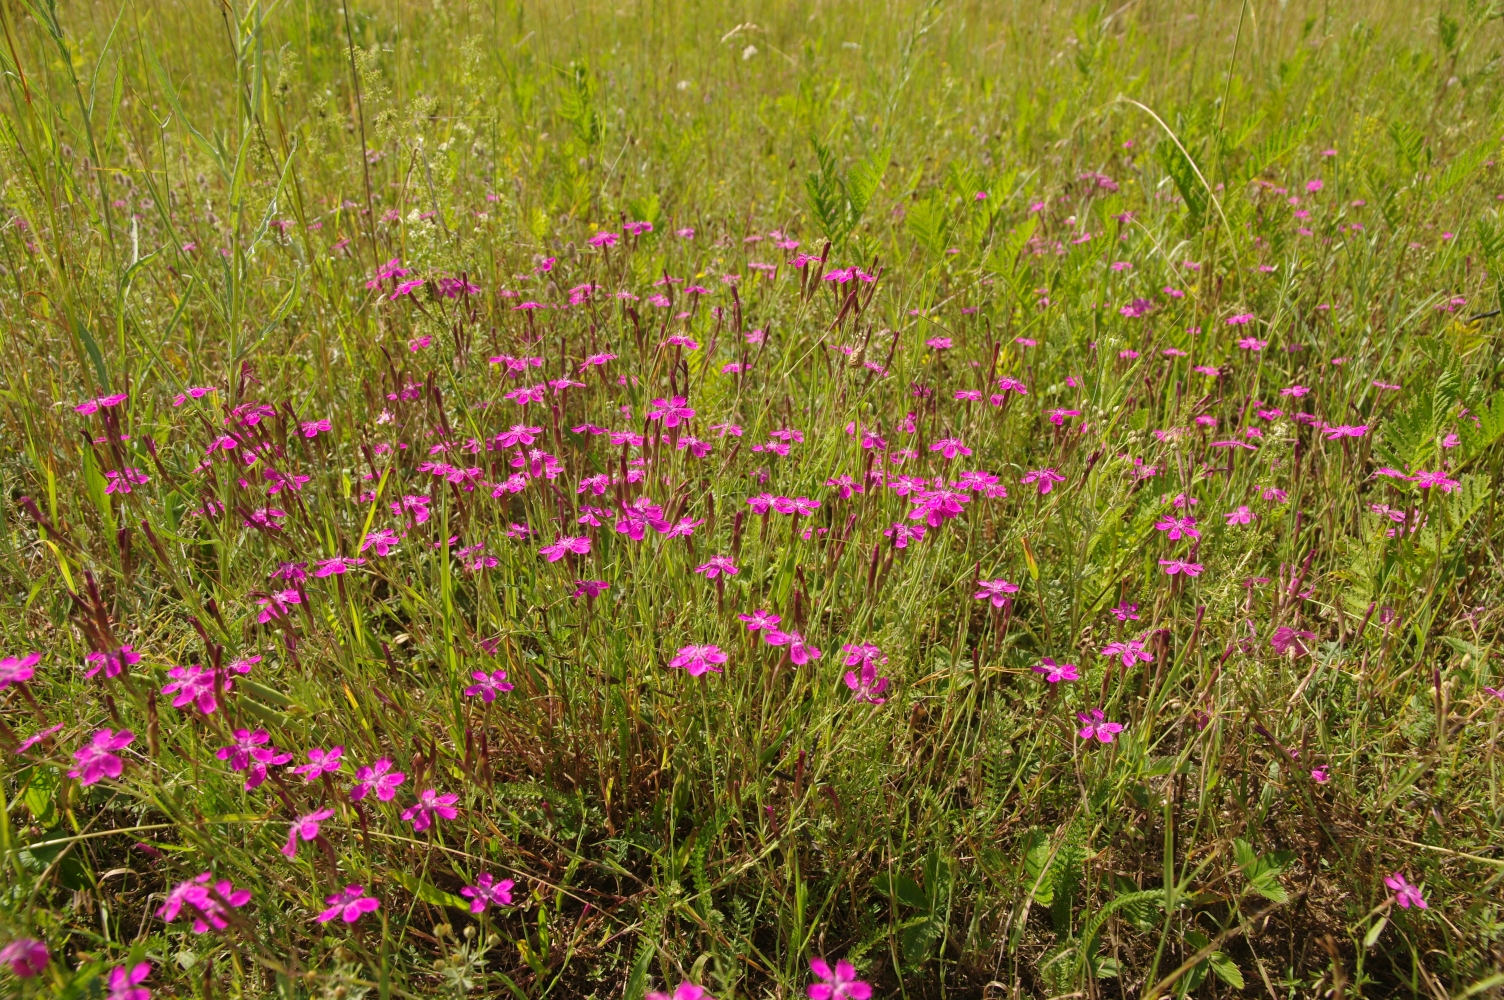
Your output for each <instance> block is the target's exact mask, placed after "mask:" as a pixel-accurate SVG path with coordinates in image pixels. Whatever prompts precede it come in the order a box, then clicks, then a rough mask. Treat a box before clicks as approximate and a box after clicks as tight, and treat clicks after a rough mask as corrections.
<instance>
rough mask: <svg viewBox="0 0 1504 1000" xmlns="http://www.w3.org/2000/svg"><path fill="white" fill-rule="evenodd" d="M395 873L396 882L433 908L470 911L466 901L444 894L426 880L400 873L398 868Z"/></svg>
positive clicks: (403, 872) (451, 894) (450, 894)
mask: <svg viewBox="0 0 1504 1000" xmlns="http://www.w3.org/2000/svg"><path fill="white" fill-rule="evenodd" d="M395 871H396V875H397V881H398V882H401V883H402V887H403V888H404V889H406V890H407V891H408V892H410V893H412V894H413V895H414V896H417V897H418V898H419V899H421V900H423V902H425V903H432V904H433V905H434V906H449V907H453V908H454V909H457V910H468V909H470V903H469V901H468V900H465V899H462V898H461V897H459V896H456V895H455V894H454V893H452V892H445V891H444V890H443V889H440V888H439V887H438V886H436V885H434V884H433V883H432V882H430V881H428V880H427V879H423V878H419V877H418V876H416V875H413V874H410V873H408V872H405V871H402V870H401V869H400V868H399V869H396V870H395Z"/></svg>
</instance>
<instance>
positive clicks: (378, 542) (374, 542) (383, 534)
mask: <svg viewBox="0 0 1504 1000" xmlns="http://www.w3.org/2000/svg"><path fill="white" fill-rule="evenodd" d="M397 541H398V538H397V532H395V531H393V530H392V529H391V528H382V529H379V530H377V531H373V532H371V533H370V534H369V535H367V536H366V537H365V540H364V541H362V542H361V543H360V551H362V552H364V551H366V550H367V549H375V550H376V554H377V555H378V556H381V557H383V558H385V557H386V556H389V555H391V553H392V549H393V547H395V546H396V544H397Z"/></svg>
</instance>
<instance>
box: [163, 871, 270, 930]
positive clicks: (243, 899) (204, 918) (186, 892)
mask: <svg viewBox="0 0 1504 1000" xmlns="http://www.w3.org/2000/svg"><path fill="white" fill-rule="evenodd" d="M213 878H214V876H213V874H212V873H210V872H204V873H203V874H201V875H197V876H195V877H194V878H191V879H189V880H188V881H186V882H179V883H178V884H177V885H176V886H174V887H173V888H172V891H171V892H169V893H168V894H167V900H166V902H164V903H163V904H162V906H161V908H159V909H158V910H157V916H159V917H161V918H162V920H163V922H165V923H169V924H170V923H172V922H173V921H174V920H176V919H177V918H178V914H179V913H181V912H182V911H183V910H184V908H186V909H187V910H188V913H189V915H190V916H192V917H193V933H195V934H206V933H208V932H209V929H210V928H211V927H212V928H213V929H214V930H217V931H222V930H224V929H225V928H226V927H228V926H229V922H228V921H226V920H225V914H227V913H228V912H229V909H228V907H234V908H237V909H238V908H240V907H242V906H244V905H245V904H247V903H249V902H250V901H251V891H250V890H249V889H236V888H235V887H234V886H233V885H231V884H230V880H229V879H221V880H220V881H218V882H214V883H213V884H210V883H211V880H212V879H213Z"/></svg>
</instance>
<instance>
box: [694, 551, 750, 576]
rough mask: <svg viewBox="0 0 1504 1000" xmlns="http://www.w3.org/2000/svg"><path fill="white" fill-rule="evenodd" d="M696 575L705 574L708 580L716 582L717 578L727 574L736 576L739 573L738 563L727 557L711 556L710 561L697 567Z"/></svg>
mask: <svg viewBox="0 0 1504 1000" xmlns="http://www.w3.org/2000/svg"><path fill="white" fill-rule="evenodd" d="M695 572H696V573H704V574H705V578H706V579H707V580H714V579H715V578H716V577H717V576H719V575H720V574H722V573H725V574H726V575H727V576H735V575H736V574H737V573H738V572H739V571H738V570H737V568H736V563H734V562H732V561H731V560H730V559H729V558H728V557H726V556H711V557H710V559H709V560H708V561H706V562H704V563H701V564H700V565H699V566H696V567H695Z"/></svg>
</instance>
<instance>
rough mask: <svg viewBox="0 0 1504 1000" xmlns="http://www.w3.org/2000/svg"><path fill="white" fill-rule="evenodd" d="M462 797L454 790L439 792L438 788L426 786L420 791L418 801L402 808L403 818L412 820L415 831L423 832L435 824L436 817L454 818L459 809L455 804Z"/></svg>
mask: <svg viewBox="0 0 1504 1000" xmlns="http://www.w3.org/2000/svg"><path fill="white" fill-rule="evenodd" d="M459 800H460V797H459V796H458V795H456V794H455V793H454V792H446V793H444V794H442V795H440V794H439V791H438V789H436V788H425V789H423V791H421V792H419V793H418V801H417V802H415V803H413V804H412V805H411V806H409V807H408V808H406V809H404V810H402V818H403V819H406V820H411V821H412V824H413V832H414V833H422V832H423V831H424V830H427V829H428V828H429V827H430V826H432V825H433V820H434V817H435V816H437V817H438V818H440V819H454V818H455V817H456V816H458V815H459V814H460V813H459V810H458V809H456V808H454V804H455V803H456V802H458V801H459Z"/></svg>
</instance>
